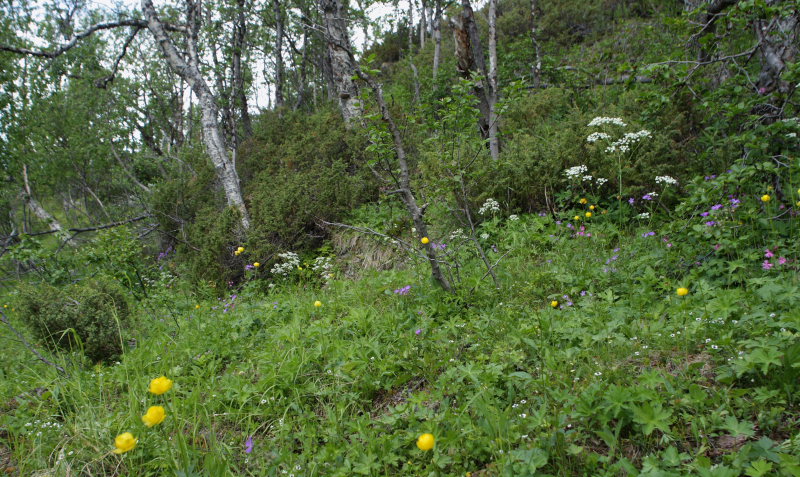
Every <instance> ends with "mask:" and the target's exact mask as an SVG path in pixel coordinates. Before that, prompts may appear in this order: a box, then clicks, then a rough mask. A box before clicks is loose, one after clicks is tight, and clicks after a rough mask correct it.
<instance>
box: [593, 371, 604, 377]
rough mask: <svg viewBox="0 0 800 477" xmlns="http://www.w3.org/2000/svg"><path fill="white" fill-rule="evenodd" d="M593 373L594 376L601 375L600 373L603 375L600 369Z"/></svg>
mask: <svg viewBox="0 0 800 477" xmlns="http://www.w3.org/2000/svg"><path fill="white" fill-rule="evenodd" d="M594 375H595V376H602V375H603V373H601V372H600V371H598V372H596V373H594Z"/></svg>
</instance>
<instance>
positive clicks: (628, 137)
mask: <svg viewBox="0 0 800 477" xmlns="http://www.w3.org/2000/svg"><path fill="white" fill-rule="evenodd" d="M651 136H652V134H650V131H648V130H647V129H642V130H641V131H639V132H635V133H626V134H625V135H624V136H622V137H621V138H619V139H618V140H616V141H614V142H613V143H611V145H610V146H608V147H607V148H606V152H609V153H611V152H617V151H619V152H628V151H629V150H630V149H631V146H632V145H633V144H636V143H637V142H639V141H640V140H641V139H642V138H645V137H651Z"/></svg>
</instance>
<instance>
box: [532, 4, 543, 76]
mask: <svg viewBox="0 0 800 477" xmlns="http://www.w3.org/2000/svg"><path fill="white" fill-rule="evenodd" d="M538 3H539V2H538V0H531V41H532V42H533V65H532V66H531V75H532V77H533V86H534V87H535V88H538V87H539V83H540V82H541V80H542V47H541V45H539V38H538V36H539V33H538V31H537V29H538V26H539V5H538Z"/></svg>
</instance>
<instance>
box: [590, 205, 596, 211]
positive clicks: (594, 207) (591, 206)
mask: <svg viewBox="0 0 800 477" xmlns="http://www.w3.org/2000/svg"><path fill="white" fill-rule="evenodd" d="M596 208H597V206H595V205H590V206H589V210H594V209H596Z"/></svg>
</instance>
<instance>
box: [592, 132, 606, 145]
mask: <svg viewBox="0 0 800 477" xmlns="http://www.w3.org/2000/svg"><path fill="white" fill-rule="evenodd" d="M601 139H611V136H610V135H608V134H606V133H604V132H593V133H592V134H589V135H588V136H586V142H590V143H595V142H597V141H599V140H601Z"/></svg>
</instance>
